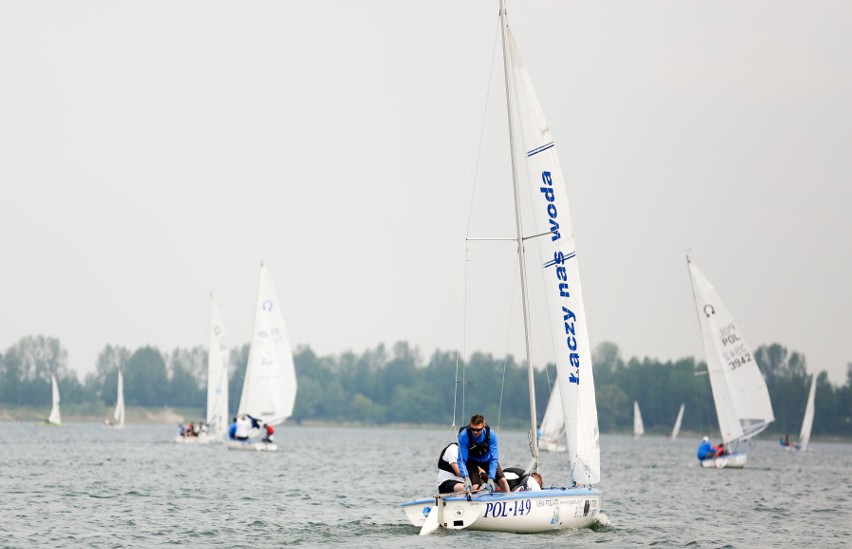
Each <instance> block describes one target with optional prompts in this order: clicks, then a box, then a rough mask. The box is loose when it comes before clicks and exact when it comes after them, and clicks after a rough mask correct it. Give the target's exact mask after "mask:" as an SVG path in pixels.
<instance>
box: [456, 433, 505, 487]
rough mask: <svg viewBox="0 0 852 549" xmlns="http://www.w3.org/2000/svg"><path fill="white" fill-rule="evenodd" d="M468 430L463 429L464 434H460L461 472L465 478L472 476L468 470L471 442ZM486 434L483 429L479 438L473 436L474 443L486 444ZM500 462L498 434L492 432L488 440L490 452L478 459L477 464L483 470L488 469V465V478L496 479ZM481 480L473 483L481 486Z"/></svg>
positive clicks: (475, 480)
mask: <svg viewBox="0 0 852 549" xmlns="http://www.w3.org/2000/svg"><path fill="white" fill-rule="evenodd" d="M467 432H468V430H467V429H462V432H461V433H459V471H460V472H461V474H462V476H463V477H469V476H471V475H470V473H469V472H468V470H467V460H468V457H469V456H468V447H469V446H470V441H469V439H468V436H467ZM485 433H486V430H485V429H483V430H482V432H481V433H479V436H476V435H473V442H474V443H476V442H484V441H485ZM499 461H500V452H499V450H498V448H497V433H495V432H494V431H491V435H490V437H489V439H488V452H486V454H485V455H484V456H482V457H480V458H476V462H477V463H480V464H481V465H482V468H483V469H486V464H487V471H486V472H487V473H488V478H495V477H496V476H497V463H498V462H499ZM478 481H479V479H478V478H474V479H473V483H474V484H479V482H478Z"/></svg>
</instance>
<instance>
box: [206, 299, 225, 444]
mask: <svg viewBox="0 0 852 549" xmlns="http://www.w3.org/2000/svg"><path fill="white" fill-rule="evenodd" d="M207 424H208V425H209V426H210V427H211V428H212V432H214V433H216V434H217V435H220V436H222V435H224V434H225V433H226V432H227V431H228V348H227V346H226V345H225V333H224V329H223V328H222V319H221V317H220V316H219V308H218V307H216V303H214V302H213V296H210V333H209V334H208V338H207Z"/></svg>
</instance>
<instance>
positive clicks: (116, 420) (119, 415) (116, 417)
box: [105, 370, 124, 429]
mask: <svg viewBox="0 0 852 549" xmlns="http://www.w3.org/2000/svg"><path fill="white" fill-rule="evenodd" d="M116 395H117V396H116V398H115V411H114V412H113V413H112V422H111V423H110V421H109V420H108V419H107V420H105V425H106V426H107V427H112V428H114V429H124V378H123V377H122V375H121V370H119V371H118V391H117V393H116Z"/></svg>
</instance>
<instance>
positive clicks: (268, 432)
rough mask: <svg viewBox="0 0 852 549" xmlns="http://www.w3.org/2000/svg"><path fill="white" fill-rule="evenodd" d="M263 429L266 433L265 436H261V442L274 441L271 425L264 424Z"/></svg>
mask: <svg viewBox="0 0 852 549" xmlns="http://www.w3.org/2000/svg"><path fill="white" fill-rule="evenodd" d="M263 430H264V432H265V433H266V436H264V437H263V442H268V443H269V444H272V443H273V442H275V429H274V428H273V427H272V425H270V424H268V423H267V424H265V425H264V429H263Z"/></svg>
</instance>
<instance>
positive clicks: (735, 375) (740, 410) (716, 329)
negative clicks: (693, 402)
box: [686, 256, 775, 468]
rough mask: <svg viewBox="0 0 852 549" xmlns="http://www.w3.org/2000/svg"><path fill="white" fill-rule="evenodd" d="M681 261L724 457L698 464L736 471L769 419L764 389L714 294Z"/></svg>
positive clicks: (769, 406)
mask: <svg viewBox="0 0 852 549" xmlns="http://www.w3.org/2000/svg"><path fill="white" fill-rule="evenodd" d="M686 261H687V264H688V266H689V275H690V280H691V281H692V291H693V297H694V299H695V308H696V310H697V312H698V323H699V325H700V327H701V338H702V342H703V344H704V354H705V356H706V359H707V371H708V373H709V375H710V387H711V389H712V390H713V402H714V403H715V404H716V415H717V416H718V418H719V430H720V431H721V433H722V443H723V444H724V448H725V455H723V456H720V457H715V458H709V459H704V460H702V461H701V465H702V466H704V467H717V468H721V467H735V468H741V467H743V466H745V464H746V461H747V454H746V452H747V450H748V443H749V442H750V440H751V438H752V437H754V436H756V435H757V434H758V433H760V432H761V431H763V430H764V429H766V428H767V427H768V426H769V424H770V423H772V421H774V420H775V416H774V415H773V413H772V403H771V402H770V401H769V390H768V389H767V388H766V382H765V381H764V379H763V375H762V374H761V373H760V369H759V368H758V367H757V362H755V360H754V355H753V354H752V352H751V348H750V347H749V346H748V344H747V343H746V342H745V339H743V336H742V335H741V333H740V331H739V328H738V327H737V325H736V324H735V323H734V319H733V317H732V316H731V314H730V313H729V312H728V309H727V307H725V304H724V303H723V302H722V299H721V298H720V297H719V294H718V292H716V289H715V288H714V287H713V285H712V284H711V283H710V281H709V280H707V278H706V277H705V276H704V274H703V273H702V272H701V271H699V270H698V267H696V266H695V264H694V263H693V262H692V261H691V260H690V259H689V256H687V258H686ZM741 443H742V446H744V448H742V449H740V446H741Z"/></svg>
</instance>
